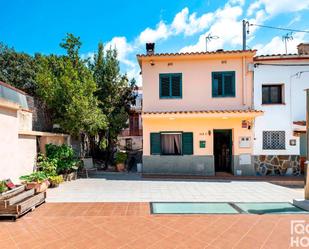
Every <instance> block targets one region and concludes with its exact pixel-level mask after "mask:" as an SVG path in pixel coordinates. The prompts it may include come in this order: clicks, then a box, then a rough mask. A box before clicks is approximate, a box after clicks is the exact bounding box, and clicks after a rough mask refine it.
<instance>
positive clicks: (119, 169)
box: [116, 163, 124, 172]
mask: <svg viewBox="0 0 309 249" xmlns="http://www.w3.org/2000/svg"><path fill="white" fill-rule="evenodd" d="M116 169H117V171H118V172H123V171H124V163H117V164H116Z"/></svg>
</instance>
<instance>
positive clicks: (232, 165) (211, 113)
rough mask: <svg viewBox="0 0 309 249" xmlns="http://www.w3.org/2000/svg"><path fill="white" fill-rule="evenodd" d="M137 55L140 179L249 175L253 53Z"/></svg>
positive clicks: (151, 48) (151, 47)
mask: <svg viewBox="0 0 309 249" xmlns="http://www.w3.org/2000/svg"><path fill="white" fill-rule="evenodd" d="M146 50H147V53H146V54H145V55H137V59H138V62H139V65H140V67H141V71H142V78H143V97H144V98H143V99H144V100H143V113H142V118H143V169H142V170H143V173H144V174H178V175H215V174H216V172H228V173H232V174H238V175H254V174H255V171H254V167H253V165H252V152H253V149H252V147H253V129H254V119H255V117H256V116H258V115H262V114H263V113H262V112H261V111H258V110H253V109H252V99H253V96H252V84H253V79H252V78H253V76H252V70H251V63H252V62H253V56H254V55H255V51H254V50H246V51H238V50H237V51H223V50H220V51H217V52H201V53H163V54H156V53H154V44H153V43H151V44H146Z"/></svg>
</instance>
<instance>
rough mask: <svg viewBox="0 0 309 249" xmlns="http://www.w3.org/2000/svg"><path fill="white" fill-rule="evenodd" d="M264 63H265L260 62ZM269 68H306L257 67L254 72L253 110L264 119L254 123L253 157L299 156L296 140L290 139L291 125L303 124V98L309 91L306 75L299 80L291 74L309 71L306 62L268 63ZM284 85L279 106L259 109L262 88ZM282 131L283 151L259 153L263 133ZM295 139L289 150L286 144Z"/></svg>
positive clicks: (308, 77) (307, 74)
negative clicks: (281, 102) (283, 139)
mask: <svg viewBox="0 0 309 249" xmlns="http://www.w3.org/2000/svg"><path fill="white" fill-rule="evenodd" d="M262 63H266V62H262ZM268 63H271V64H274V63H277V64H278V63H280V64H290V65H292V64H294V65H295V64H296V63H297V64H299V63H302V64H304V63H306V64H308V66H271V65H259V66H257V67H256V68H255V69H254V101H253V104H254V108H255V109H257V110H263V111H264V115H263V116H260V117H257V118H256V120H255V126H254V133H255V141H254V154H255V155H299V153H300V148H299V138H298V137H295V136H293V121H300V120H306V95H305V91H304V89H306V88H309V72H307V73H303V74H302V75H300V77H297V76H296V75H295V74H296V73H298V72H300V71H309V60H307V61H304V60H298V61H288V60H286V61H284V60H280V61H279V62H278V61H275V62H274V61H272V62H268ZM264 84H265V85H266V84H284V91H283V92H284V94H283V102H284V103H285V104H283V105H262V85H264ZM267 130H268V131H271V130H273V131H285V132H286V134H285V138H286V149H285V150H263V135H262V133H263V131H267ZM290 139H296V140H297V141H296V142H297V144H296V146H290V145H289V140H290Z"/></svg>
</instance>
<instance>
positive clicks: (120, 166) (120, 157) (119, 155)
mask: <svg viewBox="0 0 309 249" xmlns="http://www.w3.org/2000/svg"><path fill="white" fill-rule="evenodd" d="M127 158H128V156H127V153H125V152H122V151H118V152H116V157H115V163H116V169H117V171H118V172H122V171H124V169H125V162H126V160H127Z"/></svg>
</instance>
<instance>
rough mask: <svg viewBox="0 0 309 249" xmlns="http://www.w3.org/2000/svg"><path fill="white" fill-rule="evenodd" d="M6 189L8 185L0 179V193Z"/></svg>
mask: <svg viewBox="0 0 309 249" xmlns="http://www.w3.org/2000/svg"><path fill="white" fill-rule="evenodd" d="M7 190H8V187H7V186H6V184H5V181H0V194H2V193H4V192H6V191H7Z"/></svg>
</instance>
